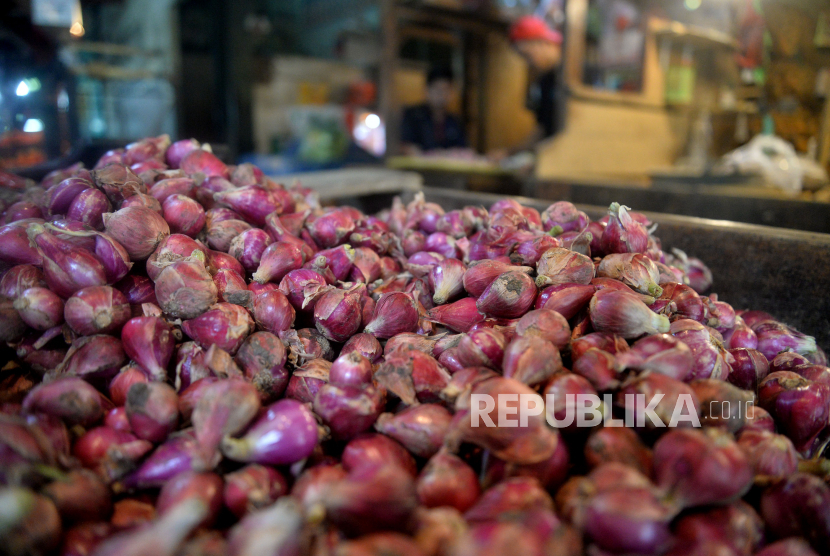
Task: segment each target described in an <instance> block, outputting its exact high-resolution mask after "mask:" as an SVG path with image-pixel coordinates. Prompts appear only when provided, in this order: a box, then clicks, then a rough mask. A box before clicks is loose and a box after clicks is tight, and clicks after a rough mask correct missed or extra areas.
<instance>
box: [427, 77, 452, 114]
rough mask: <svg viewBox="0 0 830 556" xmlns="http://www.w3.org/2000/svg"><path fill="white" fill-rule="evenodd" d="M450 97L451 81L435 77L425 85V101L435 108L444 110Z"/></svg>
mask: <svg viewBox="0 0 830 556" xmlns="http://www.w3.org/2000/svg"><path fill="white" fill-rule="evenodd" d="M451 98H452V81H450V80H449V79H436V80H435V81H433V82H432V83H430V85H429V87H427V103H428V104H429V105H430V107H431V108H433V109H436V110H445V109H446V108H447V106H448V105H449V103H450V99H451Z"/></svg>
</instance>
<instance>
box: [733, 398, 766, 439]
mask: <svg viewBox="0 0 830 556" xmlns="http://www.w3.org/2000/svg"><path fill="white" fill-rule="evenodd" d="M747 431H757V432H775V421H774V420H773V418H772V415H770V414H769V412H768V411H767V410H765V409H763V408H761V407H759V406H757V405H753V406H751V407H749V408H748V409H747V411H746V420H745V422H744V426H743V427H742V428H741V430H739V431H738V434H743V433H744V432H747Z"/></svg>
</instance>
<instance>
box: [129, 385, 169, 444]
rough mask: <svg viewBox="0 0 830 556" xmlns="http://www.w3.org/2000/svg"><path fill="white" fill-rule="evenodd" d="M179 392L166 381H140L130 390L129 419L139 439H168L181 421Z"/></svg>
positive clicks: (157, 440)
mask: <svg viewBox="0 0 830 556" xmlns="http://www.w3.org/2000/svg"><path fill="white" fill-rule="evenodd" d="M178 401H179V399H178V396H176V391H175V390H173V388H171V387H170V386H168V385H167V384H164V383H162V382H148V383H143V382H138V383H135V384H133V385H132V386H130V389H129V391H128V392H127V405H126V408H127V419H129V421H130V428H131V429H132V430H133V432H134V433H135V434H136V436H138V437H139V438H141V439H143V440H149V441H150V442H153V443H155V444H159V443H161V442H164V440H165V439H166V438H167V436H168V435H169V434H170V433H171V432H173V431H174V430H176V426H177V425H178V424H179V405H178Z"/></svg>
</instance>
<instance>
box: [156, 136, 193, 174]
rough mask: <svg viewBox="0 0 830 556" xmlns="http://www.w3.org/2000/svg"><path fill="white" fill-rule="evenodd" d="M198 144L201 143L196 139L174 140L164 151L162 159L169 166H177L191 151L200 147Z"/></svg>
mask: <svg viewBox="0 0 830 556" xmlns="http://www.w3.org/2000/svg"><path fill="white" fill-rule="evenodd" d="M200 146H201V145H200V144H199V142H198V141H197V140H196V139H182V140H181V141H176V142H175V143H172V144H171V145H170V146H169V147H167V151H165V153H164V160H165V161H166V162H167V165H168V166H170V167H171V168H179V166H180V164H181V162H182V159H183V158H184V157H185V156H187V155H188V154H190V152H191V151H195V150H196V149H198V148H200Z"/></svg>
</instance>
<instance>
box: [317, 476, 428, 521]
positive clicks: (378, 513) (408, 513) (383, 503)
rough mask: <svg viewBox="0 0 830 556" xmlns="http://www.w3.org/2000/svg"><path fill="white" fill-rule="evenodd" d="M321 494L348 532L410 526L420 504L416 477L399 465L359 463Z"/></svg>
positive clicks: (330, 514) (328, 514)
mask: <svg viewBox="0 0 830 556" xmlns="http://www.w3.org/2000/svg"><path fill="white" fill-rule="evenodd" d="M318 496H319V498H320V500H319V501H320V502H321V503H322V504H323V506H324V507H325V509H326V517H327V518H328V519H330V520H331V521H332V523H334V524H335V525H336V526H337V527H338V528H340V529H341V530H342V531H344V532H345V533H346V534H347V535H361V534H366V533H370V532H373V531H383V530H393V531H394V530H401V529H406V528H407V526H408V525H409V520H410V518H411V517H412V513H413V511H414V510H415V508H416V506H417V505H418V498H417V494H416V491H415V480H414V479H413V478H412V477H411V476H410V475H409V474H408V472H407V471H405V470H403V469H401V468H400V467H399V466H398V465H384V466H383V467H372V466H365V467H359V468H357V469H355V470H353V471H352V472H351V473H349V475H348V476H347V477H346V478H344V479H341V480H340V481H337V482H334V483H333V484H331V485H330V486H329V488H328V489H326V490H325V491H323V492H321V493H320V494H319V495H318Z"/></svg>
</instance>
